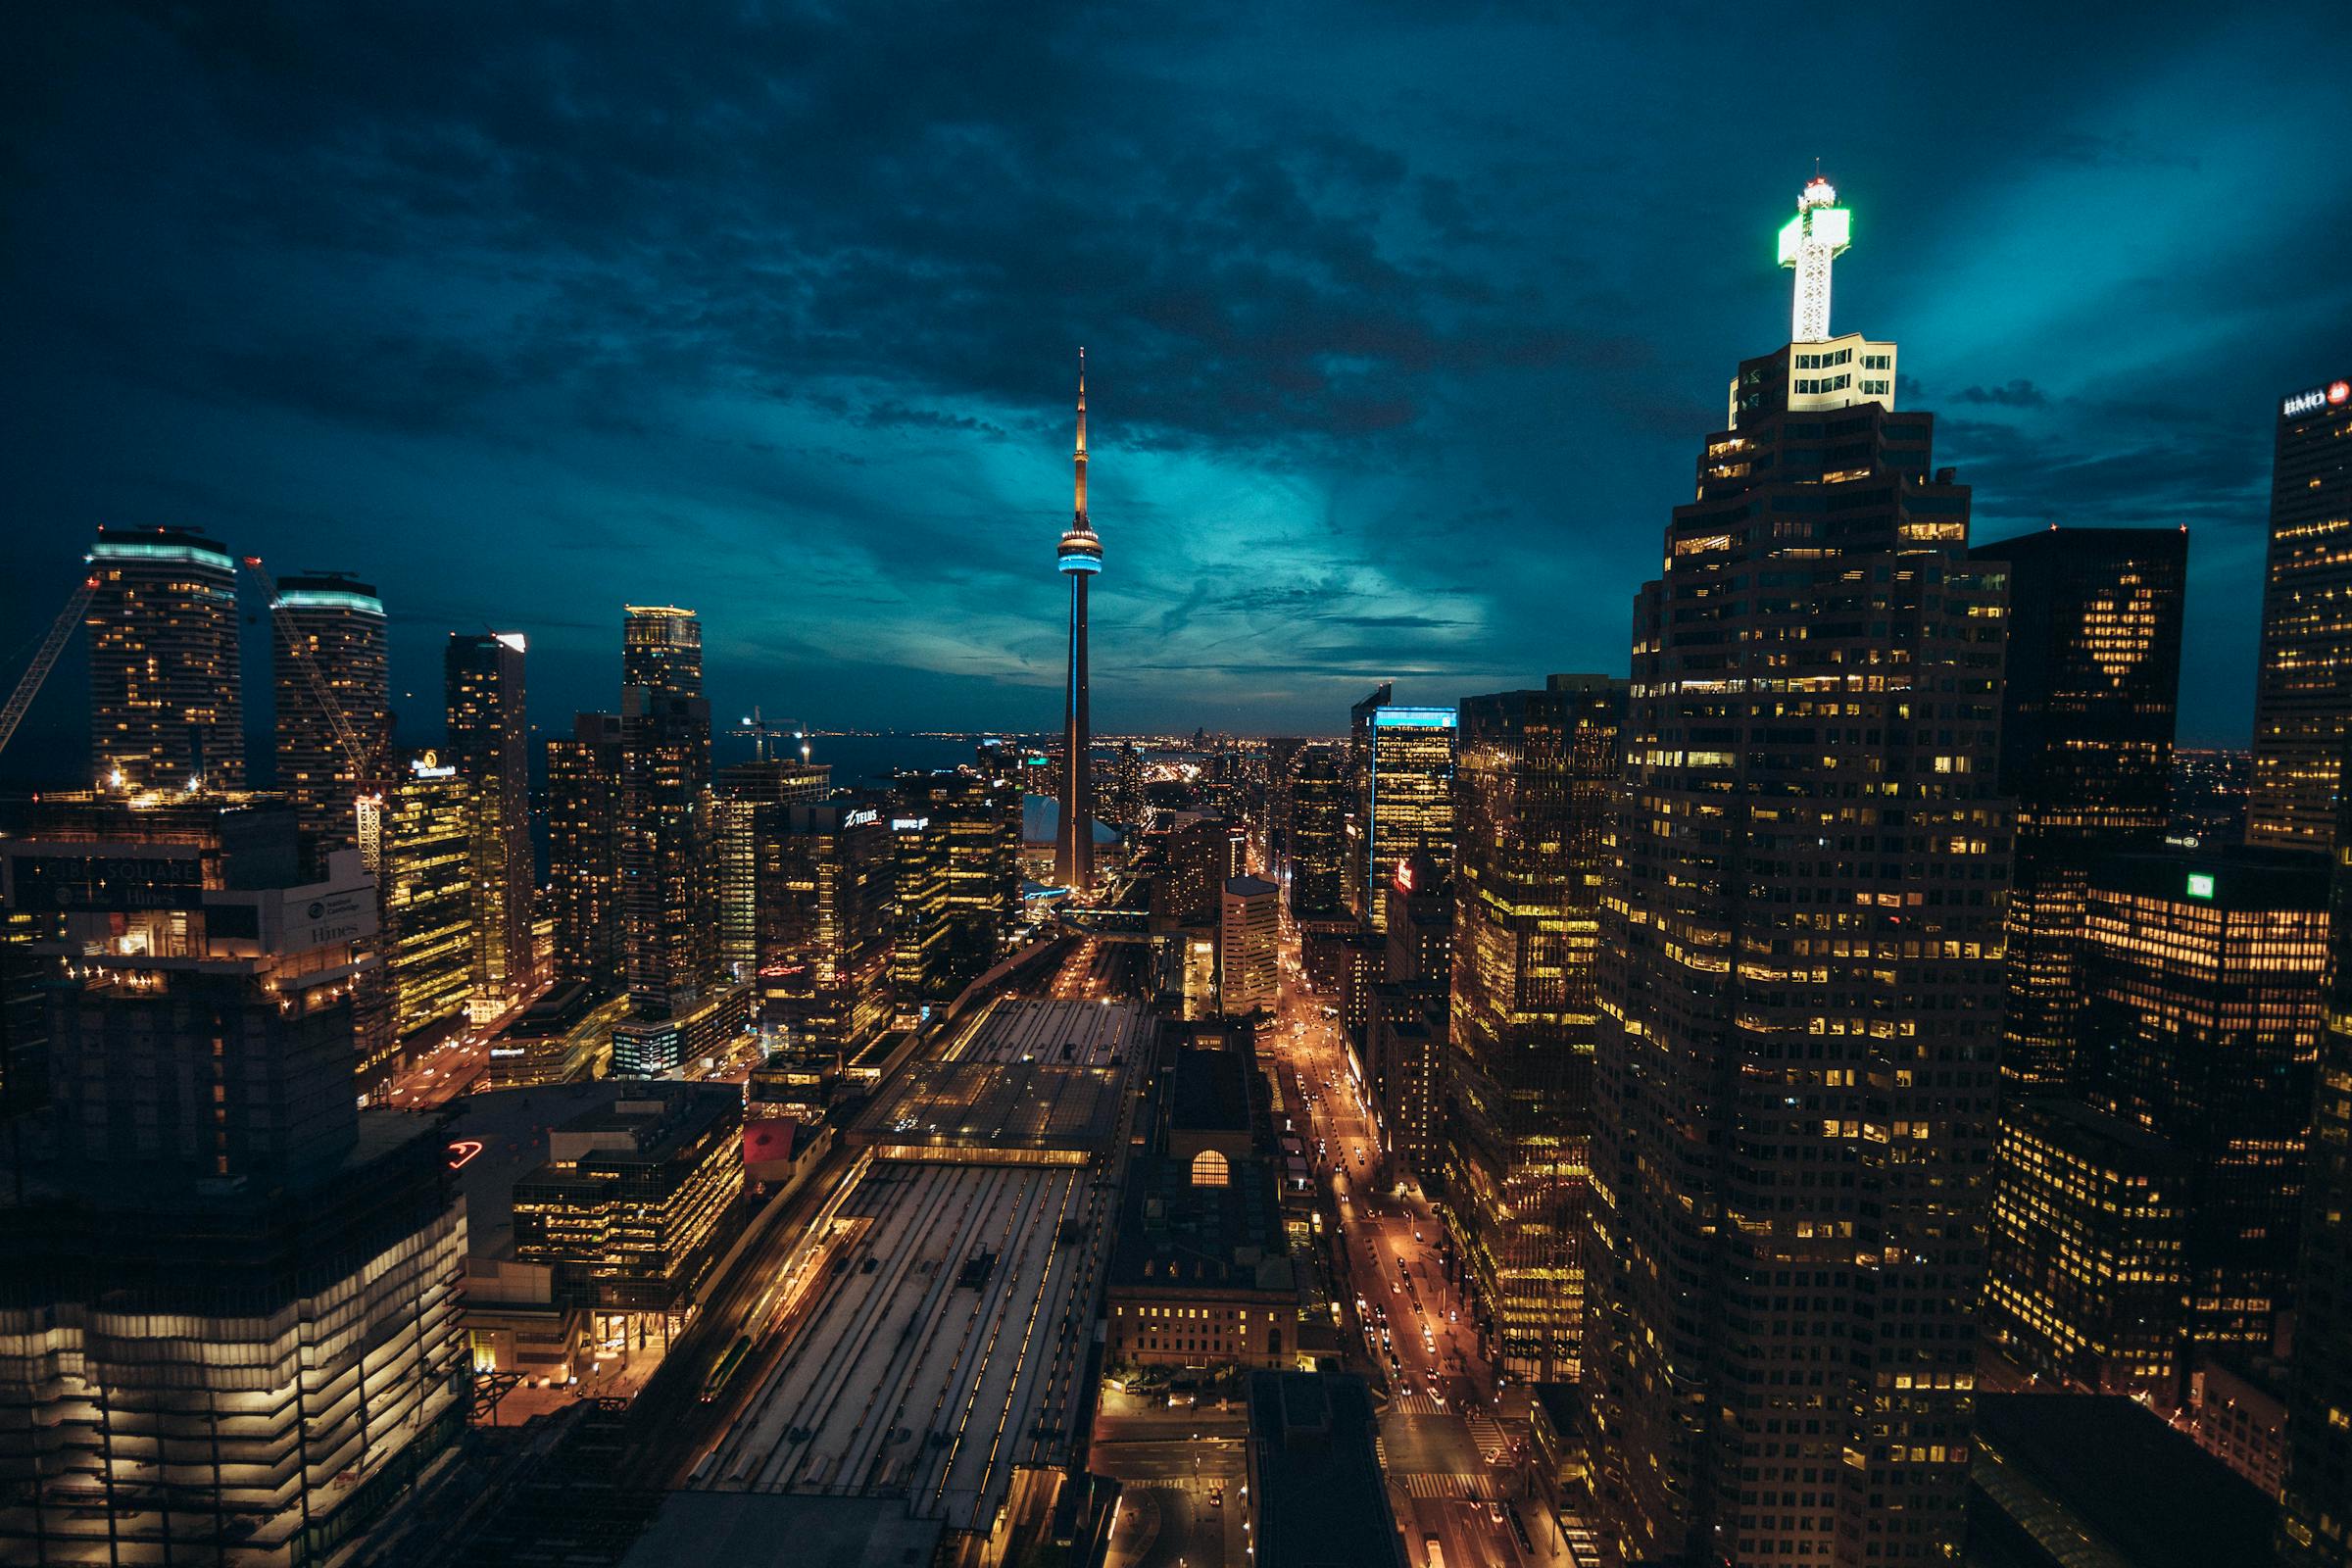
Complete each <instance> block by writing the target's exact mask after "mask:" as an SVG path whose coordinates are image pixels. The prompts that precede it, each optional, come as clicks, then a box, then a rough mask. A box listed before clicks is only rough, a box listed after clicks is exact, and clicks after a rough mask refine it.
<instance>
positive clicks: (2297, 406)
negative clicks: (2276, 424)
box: [2278, 381, 2352, 419]
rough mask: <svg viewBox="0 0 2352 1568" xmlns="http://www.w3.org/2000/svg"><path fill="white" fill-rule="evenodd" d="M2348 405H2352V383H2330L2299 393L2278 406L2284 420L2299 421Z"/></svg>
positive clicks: (2280, 415)
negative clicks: (2326, 410)
mask: <svg viewBox="0 0 2352 1568" xmlns="http://www.w3.org/2000/svg"><path fill="white" fill-rule="evenodd" d="M2347 403H2352V381H2330V382H2328V383H2327V385H2326V386H2315V387H2313V388H2312V389H2311V390H2310V391H2308V392H2298V393H2296V394H2295V395H2294V396H2293V397H2291V398H2288V399H2287V400H2286V401H2285V402H2284V403H2281V404H2280V405H2278V417H2280V418H2282V419H2299V418H2301V417H2303V416H2304V415H2306V414H2317V413H2319V412H2320V411H2321V410H2322V409H2340V408H2342V407H2343V406H2344V405H2345V404H2347Z"/></svg>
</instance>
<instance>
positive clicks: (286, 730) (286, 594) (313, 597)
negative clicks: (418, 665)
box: [270, 571, 391, 855]
mask: <svg viewBox="0 0 2352 1568" xmlns="http://www.w3.org/2000/svg"><path fill="white" fill-rule="evenodd" d="M277 608H278V609H280V610H283V611H284V612H285V619H286V620H287V621H288V622H289V623H291V625H292V627H293V630H294V634H295V635H296V636H297V637H299V638H301V639H302V651H303V652H304V653H306V654H307V655H308V656H309V669H308V670H306V669H305V668H304V667H303V663H302V662H300V661H298V660H297V659H296V657H295V654H294V651H293V650H291V649H289V648H288V646H287V643H286V638H285V632H284V629H283V628H282V627H280V626H278V625H277V624H276V621H275V619H274V617H273V618H272V622H271V628H270V673H271V676H272V682H271V684H272V695H273V697H274V699H275V702H276V726H277V787H278V789H279V790H280V791H281V792H282V793H283V794H284V795H285V797H286V799H287V800H289V801H291V802H292V803H293V805H294V810H295V814H296V818H297V820H299V821H300V822H301V824H302V830H303V832H304V834H305V835H307V836H308V837H309V838H310V839H311V840H312V841H313V842H314V844H315V846H316V847H317V848H316V850H315V853H316V854H319V855H323V854H325V853H326V852H327V851H330V850H338V849H353V848H356V847H357V846H358V844H359V818H358V807H357V803H358V801H359V797H360V793H361V790H362V788H363V787H364V786H373V785H376V784H378V783H380V782H381V780H380V779H379V778H372V777H371V778H367V779H363V778H361V777H360V776H359V772H358V769H357V767H356V766H355V764H354V763H353V760H352V759H351V758H350V757H349V756H347V755H346V754H345V752H344V748H343V744H342V740H341V738H340V737H339V736H338V735H337V733H336V729H335V724H334V720H333V719H332V718H330V717H329V716H328V714H327V712H326V710H325V709H324V708H323V707H322V706H321V705H320V702H319V686H320V685H323V686H324V687H325V689H326V700H327V701H328V702H331V703H333V704H334V705H335V708H336V709H337V710H338V711H339V712H340V713H341V716H342V719H343V722H344V724H345V725H346V726H347V727H348V728H349V730H350V732H351V734H352V736H353V738H354V739H356V740H357V741H358V743H359V744H360V746H361V747H362V748H363V749H364V750H365V751H366V752H368V754H369V758H368V760H369V761H370V762H371V764H372V765H373V766H374V768H375V769H376V771H377V772H379V773H380V772H381V770H382V768H383V765H384V758H383V755H382V753H383V747H384V745H385V740H386V733H385V732H386V729H387V727H388V726H389V725H390V723H391V710H390V703H391V697H390V693H389V691H388V690H387V677H386V666H385V655H384V607H383V603H382V602H381V601H380V600H378V599H377V598H376V597H375V589H374V588H373V587H372V586H370V585H369V584H368V583H364V582H360V581H358V580H356V579H355V578H352V577H349V576H347V575H345V574H344V573H342V572H334V571H329V572H311V573H306V574H304V575H302V576H299V577H283V578H280V579H279V580H278V584H277ZM314 672H315V673H316V676H317V681H316V682H314V680H313V678H312V676H313V673H314Z"/></svg>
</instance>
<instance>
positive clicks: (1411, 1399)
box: [1395, 1394, 1446, 1415]
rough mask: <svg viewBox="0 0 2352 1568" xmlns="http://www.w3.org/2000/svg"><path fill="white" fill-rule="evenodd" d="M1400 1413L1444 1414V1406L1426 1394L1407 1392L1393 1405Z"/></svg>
mask: <svg viewBox="0 0 2352 1568" xmlns="http://www.w3.org/2000/svg"><path fill="white" fill-rule="evenodd" d="M1395 1408H1396V1410H1397V1413H1398V1414H1400V1415H1444V1414H1445V1413H1446V1406H1445V1405H1444V1404H1442V1403H1441V1402H1439V1401H1438V1400H1437V1399H1435V1398H1433V1397H1430V1396H1429V1395H1426V1394H1408V1395H1405V1396H1404V1397H1401V1398H1399V1399H1397V1402H1396V1406H1395Z"/></svg>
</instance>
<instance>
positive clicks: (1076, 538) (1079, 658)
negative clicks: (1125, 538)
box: [1054, 349, 1103, 895]
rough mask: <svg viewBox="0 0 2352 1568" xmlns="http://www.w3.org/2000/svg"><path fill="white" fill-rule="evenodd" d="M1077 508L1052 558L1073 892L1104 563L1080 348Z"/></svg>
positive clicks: (1061, 872)
mask: <svg viewBox="0 0 2352 1568" xmlns="http://www.w3.org/2000/svg"><path fill="white" fill-rule="evenodd" d="M1076 462H1077V470H1078V472H1077V485H1078V505H1077V510H1076V511H1075V512H1074V513H1073V514H1072V515H1071V517H1070V526H1069V531H1068V532H1066V533H1064V534H1063V535H1062V536H1061V545H1060V548H1059V549H1057V550H1056V551H1055V552H1054V556H1055V560H1054V564H1055V565H1056V566H1058V567H1059V568H1060V570H1061V572H1062V574H1063V575H1064V576H1066V577H1068V578H1069V579H1070V686H1069V698H1068V700H1067V701H1066V702H1065V703H1063V705H1062V712H1061V820H1060V821H1059V823H1058V824H1057V825H1056V826H1055V828H1054V880H1055V881H1057V882H1059V883H1060V884H1061V885H1062V886H1063V887H1066V888H1068V889H1069V890H1070V891H1071V892H1072V893H1073V894H1075V895H1084V894H1085V893H1087V892H1088V891H1089V890H1090V889H1091V888H1092V887H1093V886H1094V881H1095V814H1094V812H1093V810H1092V809H1090V807H1091V803H1092V790H1091V787H1090V785H1091V781H1090V779H1089V778H1088V776H1087V775H1088V767H1087V755H1086V754H1087V750H1088V748H1089V747H1091V746H1092V745H1093V744H1094V726H1093V723H1092V721H1091V720H1090V718H1089V717H1088V714H1087V705H1086V584H1087V580H1088V579H1089V578H1091V577H1093V576H1094V574H1095V573H1096V572H1098V571H1101V570H1102V569H1103V541H1102V540H1101V539H1098V538H1096V537H1095V530H1094V525H1093V524H1091V523H1089V522H1088V521H1087V520H1086V350H1084V349H1080V350H1079V351H1078V451H1077V458H1076Z"/></svg>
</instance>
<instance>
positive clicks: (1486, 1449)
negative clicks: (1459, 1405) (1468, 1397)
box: [1469, 1415, 1511, 1464]
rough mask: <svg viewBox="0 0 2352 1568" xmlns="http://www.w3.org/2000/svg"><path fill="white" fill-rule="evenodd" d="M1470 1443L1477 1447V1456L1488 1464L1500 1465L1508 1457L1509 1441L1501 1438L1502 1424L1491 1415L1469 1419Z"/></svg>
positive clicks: (1475, 1416) (1503, 1437)
mask: <svg viewBox="0 0 2352 1568" xmlns="http://www.w3.org/2000/svg"><path fill="white" fill-rule="evenodd" d="M1469 1424H1470V1441H1471V1442H1473V1443H1475V1444H1477V1445H1478V1456H1479V1457H1480V1458H1482V1459H1484V1460H1486V1461H1487V1463H1489V1464H1500V1463H1502V1462H1503V1460H1505V1459H1506V1458H1508V1457H1509V1456H1510V1452H1511V1440H1510V1439H1509V1438H1507V1437H1505V1436H1503V1431H1502V1424H1501V1423H1500V1422H1498V1421H1496V1420H1495V1418H1494V1417H1493V1416H1491V1415H1474V1416H1472V1417H1471V1418H1470V1423H1469Z"/></svg>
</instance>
